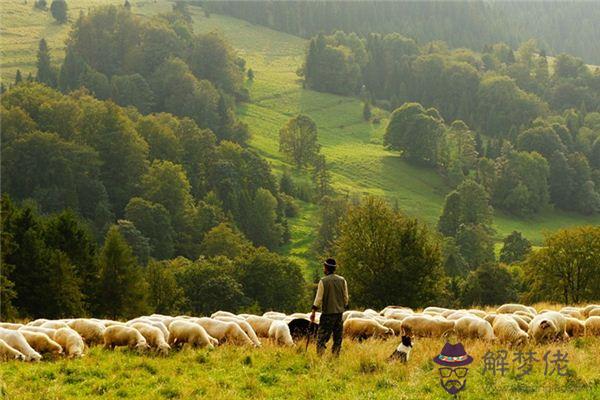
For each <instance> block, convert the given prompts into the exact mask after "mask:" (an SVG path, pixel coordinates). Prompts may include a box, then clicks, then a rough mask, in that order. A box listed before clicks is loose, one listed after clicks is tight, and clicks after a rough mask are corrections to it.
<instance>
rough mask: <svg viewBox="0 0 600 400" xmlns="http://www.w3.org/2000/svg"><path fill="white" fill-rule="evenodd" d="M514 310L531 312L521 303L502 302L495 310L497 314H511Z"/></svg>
mask: <svg viewBox="0 0 600 400" xmlns="http://www.w3.org/2000/svg"><path fill="white" fill-rule="evenodd" d="M515 311H525V312H527V313H531V308H530V307H527V306H524V305H523V304H503V305H501V306H500V307H498V309H497V310H496V313H497V314H513V313H514V312H515Z"/></svg>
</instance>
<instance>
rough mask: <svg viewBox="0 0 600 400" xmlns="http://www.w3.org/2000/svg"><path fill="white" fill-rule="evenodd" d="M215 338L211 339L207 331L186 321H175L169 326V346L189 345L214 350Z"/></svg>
mask: <svg viewBox="0 0 600 400" xmlns="http://www.w3.org/2000/svg"><path fill="white" fill-rule="evenodd" d="M215 342H216V343H218V341H217V340H216V339H215V338H212V337H210V335H209V334H208V333H207V332H206V330H205V329H204V328H203V327H202V326H200V325H198V324H195V323H193V322H189V321H185V320H175V321H173V322H171V324H170V325H169V345H171V346H174V345H177V344H184V343H189V344H190V345H191V346H194V347H196V346H197V347H208V348H211V349H212V348H213V347H214V346H215Z"/></svg>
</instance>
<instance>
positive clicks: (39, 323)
mask: <svg viewBox="0 0 600 400" xmlns="http://www.w3.org/2000/svg"><path fill="white" fill-rule="evenodd" d="M45 322H48V320H47V319H45V318H38V319H36V320H33V321H30V322H29V323H28V324H27V326H42V324H43V323H45Z"/></svg>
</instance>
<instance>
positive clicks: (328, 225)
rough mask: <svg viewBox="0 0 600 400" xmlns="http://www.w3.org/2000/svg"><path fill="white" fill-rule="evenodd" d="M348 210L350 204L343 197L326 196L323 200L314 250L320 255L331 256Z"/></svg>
mask: <svg viewBox="0 0 600 400" xmlns="http://www.w3.org/2000/svg"><path fill="white" fill-rule="evenodd" d="M347 210H348V202H347V200H346V199H344V198H341V197H331V196H326V197H323V198H322V199H321V218H320V222H319V227H318V229H317V238H316V240H315V242H314V248H315V250H316V251H317V253H318V254H324V255H327V256H330V255H331V254H332V251H333V246H334V243H335V242H336V240H337V238H338V235H339V224H340V221H341V220H342V218H343V217H344V216H345V215H346V212H347Z"/></svg>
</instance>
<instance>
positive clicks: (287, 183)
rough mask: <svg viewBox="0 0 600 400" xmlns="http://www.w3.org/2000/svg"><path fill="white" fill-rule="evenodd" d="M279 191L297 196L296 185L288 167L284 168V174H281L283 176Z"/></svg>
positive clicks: (280, 180)
mask: <svg viewBox="0 0 600 400" xmlns="http://www.w3.org/2000/svg"><path fill="white" fill-rule="evenodd" d="M279 191H280V192H281V193H285V194H287V195H289V196H292V197H293V196H296V185H295V184H294V179H293V178H292V175H291V174H290V172H289V171H288V170H287V169H284V170H283V174H281V178H280V179H279Z"/></svg>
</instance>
